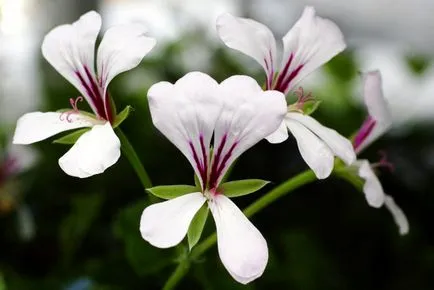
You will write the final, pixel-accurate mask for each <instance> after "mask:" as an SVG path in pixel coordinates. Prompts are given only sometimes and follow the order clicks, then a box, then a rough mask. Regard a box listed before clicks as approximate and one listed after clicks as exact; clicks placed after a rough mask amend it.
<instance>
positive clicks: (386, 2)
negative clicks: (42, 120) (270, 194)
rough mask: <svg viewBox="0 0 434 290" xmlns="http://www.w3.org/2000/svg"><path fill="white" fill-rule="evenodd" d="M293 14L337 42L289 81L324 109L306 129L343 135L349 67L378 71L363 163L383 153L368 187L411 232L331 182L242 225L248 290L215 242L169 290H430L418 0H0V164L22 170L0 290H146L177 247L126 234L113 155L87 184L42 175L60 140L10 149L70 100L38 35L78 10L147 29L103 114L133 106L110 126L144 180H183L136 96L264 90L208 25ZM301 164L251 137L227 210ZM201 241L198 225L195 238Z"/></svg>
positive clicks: (0, 211)
mask: <svg viewBox="0 0 434 290" xmlns="http://www.w3.org/2000/svg"><path fill="white" fill-rule="evenodd" d="M307 4H310V5H314V6H315V7H316V9H317V13H318V14H319V15H321V16H324V17H328V18H331V19H332V20H333V21H335V22H336V23H337V24H338V25H339V26H340V27H341V29H342V31H343V32H344V34H345V36H346V39H347V42H348V46H349V48H348V49H347V50H346V52H345V53H342V54H340V55H339V56H337V57H336V58H334V59H333V60H332V61H331V62H329V63H328V64H327V65H326V66H325V67H323V68H322V69H321V70H319V71H318V72H316V73H314V74H313V75H311V76H310V77H309V78H308V79H307V80H305V81H304V82H303V83H302V84H301V85H303V87H304V88H305V90H309V91H312V92H313V94H314V96H316V97H317V98H320V99H322V100H323V103H322V104H321V107H320V109H319V110H318V111H316V113H315V117H316V118H317V119H318V120H320V121H321V122H322V123H323V124H325V125H328V126H330V127H333V128H335V129H337V130H338V131H339V132H341V133H342V134H343V135H347V136H350V135H351V134H352V133H353V132H354V131H355V130H356V129H357V128H358V127H359V126H360V124H361V123H362V121H363V120H364V116H365V109H364V107H363V104H362V103H361V94H360V92H361V90H360V88H361V82H360V72H364V71H367V70H371V69H379V70H380V71H381V72H382V74H383V80H384V93H385V95H386V97H387V99H388V101H389V103H390V106H391V109H392V114H393V117H394V127H393V129H392V130H391V131H390V132H389V133H388V134H387V135H386V136H384V137H383V138H381V140H379V141H377V142H376V143H375V144H374V145H373V146H371V147H370V148H369V149H368V150H367V151H366V152H364V153H363V157H364V158H369V159H370V160H371V161H373V162H375V161H376V160H378V159H379V156H378V151H379V150H385V151H386V152H387V153H388V158H389V160H390V161H391V162H392V163H393V164H394V166H395V170H394V171H393V172H390V171H387V170H382V171H381V176H380V177H381V181H382V184H383V186H384V189H385V191H386V192H387V193H388V194H389V195H392V196H393V197H394V198H395V201H396V202H397V203H398V204H399V205H400V206H401V207H402V209H403V210H404V212H405V213H406V215H407V217H408V219H409V222H410V233H409V234H408V235H407V236H404V237H401V236H400V235H399V233H398V230H397V228H396V225H395V224H394V222H393V220H392V218H391V216H390V214H389V213H388V212H387V211H386V210H385V209H384V208H383V209H373V208H370V207H369V206H368V205H367V203H366V201H365V199H364V197H363V195H362V194H361V193H360V192H358V191H357V190H355V189H354V188H353V187H352V186H351V185H349V184H347V183H346V182H345V181H342V180H339V179H337V178H334V177H331V178H329V179H327V180H323V181H317V182H314V183H312V184H310V185H307V186H304V187H302V188H300V189H299V190H296V191H295V192H293V193H291V194H290V195H288V196H285V197H284V198H282V199H281V200H279V202H277V203H274V204H272V205H271V206H270V207H269V208H267V209H265V210H263V211H262V212H260V213H259V214H257V215H256V216H255V217H253V219H252V220H253V222H254V224H255V225H256V226H257V227H258V228H259V229H260V230H261V232H262V233H263V235H264V236H265V237H266V239H267V241H268V244H269V248H270V260H269V265H268V267H267V269H266V272H265V273H264V275H263V276H262V277H261V278H260V279H258V280H257V281H255V282H253V283H251V284H249V285H248V286H241V285H239V284H237V283H236V282H234V281H233V280H232V278H231V277H230V276H229V275H228V273H226V271H225V269H224V268H223V266H222V264H221V262H220V261H219V258H218V255H217V250H216V248H215V247H214V248H212V249H211V250H209V251H208V252H207V253H206V255H205V256H204V257H203V258H202V259H201V260H199V261H197V263H195V264H194V265H193V267H192V268H191V269H190V272H189V274H188V275H187V277H186V278H185V279H184V280H183V281H182V283H181V284H180V285H179V288H180V289H242V288H243V289H294V290H295V289H302V290H317V289H321V290H326V289H353V290H356V289H360V290H365V289H394V290H397V289H406V290H407V289H421V290H424V289H434V230H433V226H432V221H433V220H434V214H433V212H434V193H433V190H432V188H433V186H434V179H433V178H434V130H433V128H434V124H433V122H434V65H433V62H432V58H433V54H434V50H433V47H434V34H433V28H434V18H433V17H432V12H433V11H434V2H433V1H430V0H413V1H411V0H394V1H392V0H357V1H346V0H311V1H307V0H293V1H285V0H251V1H248V0H244V1H241V0H240V1H235V0H232V1H231V0H224V1H212V0H183V1H182V0H143V1H139V0H100V1H96V0H86V1H71V0H0V88H1V91H0V132H1V136H2V138H1V144H2V145H1V147H0V148H1V154H2V155H0V157H2V158H3V159H4V156H6V154H9V155H11V154H12V153H10V152H14V153H13V154H15V156H18V157H19V159H20V160H21V163H20V166H22V170H21V173H19V174H16V175H15V176H14V177H13V178H10V179H8V180H0V289H1V290H4V289H8V290H9V289H12V290H24V289H65V290H85V289H110V290H111V289H158V288H159V287H161V286H162V285H163V283H164V281H165V280H166V279H167V277H168V276H169V275H170V273H171V271H173V269H174V267H175V266H176V258H177V257H178V256H179V255H180V254H182V251H183V247H178V248H175V249H170V250H159V249H156V248H153V247H151V246H150V245H149V244H147V243H146V242H145V241H143V240H142V239H141V237H140V234H139V230H138V223H139V216H140V213H141V211H142V210H143V208H144V207H145V205H146V203H147V195H146V193H145V191H144V189H143V188H141V186H140V182H139V180H138V178H137V177H136V175H135V173H134V171H133V170H132V169H131V167H130V165H129V164H128V162H127V160H126V159H125V158H123V157H122V158H121V159H120V162H118V163H117V164H116V165H115V166H113V167H111V168H110V169H108V170H107V171H106V172H105V173H104V174H102V175H99V176H94V177H92V178H88V179H84V180H80V179H75V178H72V177H69V176H67V175H65V174H64V173H63V172H62V171H61V170H60V168H59V167H58V165H57V160H58V158H59V157H60V156H61V155H62V154H63V153H64V152H66V150H67V149H68V148H67V147H66V146H64V145H57V144H52V143H51V142H50V141H44V142H40V143H38V144H37V145H35V146H32V147H19V148H15V147H14V148H11V147H10V146H9V143H10V141H11V139H10V138H11V136H12V134H13V130H14V126H15V122H16V120H17V119H18V117H19V116H20V115H22V114H23V113H25V112H29V111H34V110H42V111H49V110H57V109H59V108H64V107H68V106H69V101H68V100H69V98H70V97H76V96H77V95H78V92H77V91H76V90H75V89H74V88H73V87H72V86H71V85H70V84H69V83H68V82H67V81H66V80H65V79H63V78H62V77H61V76H60V75H59V74H58V73H57V72H56V71H55V70H54V69H53V68H52V67H50V66H49V65H48V63H47V62H46V61H45V60H44V59H43V58H42V55H41V53H40V44H41V42H42V39H43V36H44V35H45V33H47V32H48V31H49V30H50V29H51V28H53V27H54V26H57V25H60V24H64V23H70V22H73V21H74V20H76V19H77V18H78V17H79V16H80V15H81V14H83V13H84V12H87V11H89V10H91V9H94V10H97V11H99V12H100V13H101V14H102V16H103V26H104V28H103V29H105V28H107V27H109V26H111V25H114V24H117V23H122V22H131V21H140V22H143V23H145V24H146V25H147V26H148V27H149V34H150V35H152V36H154V37H156V38H157V40H158V45H157V46H156V47H155V48H154V50H153V51H152V52H151V53H150V54H149V55H148V56H146V57H145V59H144V61H143V62H142V64H141V66H140V67H138V68H137V69H135V70H133V71H130V72H128V73H125V74H122V75H120V76H119V77H117V78H116V79H115V80H114V81H113V82H112V84H111V85H110V91H111V94H112V96H113V97H114V99H115V101H116V105H117V107H118V108H123V107H125V106H126V105H132V106H133V107H134V108H135V110H134V112H133V114H131V116H130V117H129V118H128V119H127V120H126V121H125V122H124V123H123V124H122V129H123V130H124V132H125V133H126V134H127V135H128V137H129V138H130V141H131V142H132V143H133V145H134V147H135V148H136V150H137V151H138V154H139V156H140V159H141V160H142V162H143V163H144V165H145V167H146V169H147V171H148V172H149V174H150V176H151V178H152V181H153V183H154V184H155V185H165V184H167V185H169V184H183V183H184V184H191V183H192V182H193V172H192V170H191V168H190V165H189V164H188V162H187V160H186V159H185V158H184V157H183V156H182V155H181V153H180V152H179V151H178V150H177V149H176V148H175V147H174V146H173V145H172V144H171V143H169V142H168V141H167V140H166V139H165V138H164V136H162V135H161V134H160V133H159V132H157V130H156V129H155V128H154V127H153V126H152V124H151V120H150V116H149V112H148V108H147V101H146V91H147V89H148V88H149V86H150V85H152V84H153V83H155V82H157V81H161V80H168V81H172V82H173V81H176V80H177V79H178V78H180V77H181V76H183V75H184V74H185V73H187V72H189V71H192V70H200V71H204V72H206V73H208V74H210V75H211V76H213V77H214V78H216V79H217V80H219V81H221V80H223V79H225V78H227V77H229V76H231V75H234V74H247V75H251V76H254V77H255V78H256V79H257V80H258V81H259V82H263V79H264V76H263V74H262V71H261V68H260V67H259V65H257V64H256V63H255V62H254V61H253V60H251V59H249V58H247V57H244V56H242V55H241V54H239V53H237V52H235V51H232V50H230V49H228V48H226V47H224V45H223V44H222V43H221V42H220V41H219V39H218V37H217V35H216V32H215V27H214V25H215V18H216V17H217V16H218V15H219V14H220V13H222V12H226V11H228V12H232V13H234V14H236V15H239V16H246V17H251V18H254V19H256V20H258V21H261V22H263V23H265V24H266V25H268V26H269V27H270V28H271V29H272V31H273V32H274V33H275V35H276V38H277V39H280V38H281V37H282V36H283V35H284V34H285V33H286V32H287V31H288V30H289V28H290V27H291V26H292V24H293V23H294V22H295V21H296V19H297V18H298V17H299V15H301V11H302V9H303V7H304V6H305V5H307ZM80 105H81V104H80ZM8 152H9V153H8ZM0 159H1V158H0ZM304 169H306V165H305V164H304V162H303V161H302V160H301V158H300V155H299V153H298V150H297V148H296V146H295V142H294V140H293V139H292V138H290V139H289V140H287V141H286V142H284V143H282V144H279V145H270V144H268V143H267V142H265V141H262V142H260V143H259V144H258V145H257V146H255V147H254V148H253V149H251V150H249V151H248V152H247V153H246V154H244V155H243V156H242V157H241V158H240V160H239V162H238V163H237V164H236V166H235V168H234V170H233V172H232V175H231V177H230V179H233V180H236V179H242V178H262V179H266V180H271V181H272V184H271V185H269V186H267V188H265V189H264V190H262V191H261V192H258V193H256V194H252V195H250V196H248V197H245V198H240V199H237V200H236V203H237V204H238V205H239V206H240V207H242V208H243V207H245V206H247V205H248V204H250V203H251V202H252V201H254V200H255V199H256V198H257V197H259V196H260V195H261V194H264V193H265V192H266V191H267V190H270V189H271V188H272V187H273V186H276V185H278V184H279V183H280V182H282V181H284V180H286V179H288V178H290V177H291V176H293V175H295V174H297V173H298V172H301V171H302V170H304ZM0 179H1V178H0ZM212 231H214V225H213V222H212V219H208V222H207V226H206V229H205V233H204V236H206V234H209V233H211V232H212Z"/></svg>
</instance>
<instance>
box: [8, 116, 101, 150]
mask: <svg viewBox="0 0 434 290" xmlns="http://www.w3.org/2000/svg"><path fill="white" fill-rule="evenodd" d="M95 121H96V120H95ZM95 121H93V120H92V119H91V118H89V117H87V116H84V115H80V114H70V115H67V113H56V112H48V113H42V112H33V113H28V114H25V115H23V116H22V117H21V118H19V119H18V121H17V127H16V129H15V134H14V138H13V143H14V144H31V143H35V142H38V141H41V140H44V139H47V138H49V137H51V136H53V135H56V134H58V133H60V132H63V131H67V130H72V129H77V128H82V127H92V126H93V125H94V122H95Z"/></svg>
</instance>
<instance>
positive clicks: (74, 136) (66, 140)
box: [53, 128, 90, 145]
mask: <svg viewBox="0 0 434 290" xmlns="http://www.w3.org/2000/svg"><path fill="white" fill-rule="evenodd" d="M89 130H90V128H84V129H80V130H77V131H74V132H72V133H69V134H68V135H65V136H63V137H60V138H58V139H56V140H54V141H53V143H56V144H65V145H70V144H75V142H77V140H78V138H80V137H81V135H83V134H84V133H86V132H87V131H89Z"/></svg>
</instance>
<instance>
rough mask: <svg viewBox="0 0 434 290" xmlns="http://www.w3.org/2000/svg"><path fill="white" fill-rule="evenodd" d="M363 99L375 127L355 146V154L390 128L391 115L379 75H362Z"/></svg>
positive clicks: (373, 73) (377, 73)
mask: <svg viewBox="0 0 434 290" xmlns="http://www.w3.org/2000/svg"><path fill="white" fill-rule="evenodd" d="M363 98H364V100H365V104H366V107H367V109H368V113H369V117H371V118H372V119H373V120H375V125H374V128H373V129H372V131H371V132H370V133H369V135H368V136H367V137H366V138H365V139H364V140H363V141H362V142H361V143H360V144H359V145H358V146H357V153H359V152H361V151H362V150H363V149H365V148H366V147H367V146H368V145H369V144H371V143H372V142H374V141H375V140H376V139H378V138H379V137H380V136H381V135H383V134H384V133H385V132H386V131H387V130H388V129H389V128H390V127H391V126H392V115H391V112H390V110H389V107H388V104H387V101H386V99H385V98H384V95H383V91H382V88H381V74H380V72H379V71H371V72H368V73H365V74H364V75H363Z"/></svg>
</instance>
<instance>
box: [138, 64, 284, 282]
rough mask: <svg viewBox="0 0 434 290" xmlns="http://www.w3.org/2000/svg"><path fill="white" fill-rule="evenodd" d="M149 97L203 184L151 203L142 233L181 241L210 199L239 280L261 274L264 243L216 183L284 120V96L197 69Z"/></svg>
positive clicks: (163, 242) (155, 241) (158, 242)
mask: <svg viewBox="0 0 434 290" xmlns="http://www.w3.org/2000/svg"><path fill="white" fill-rule="evenodd" d="M148 99H149V107H150V110H151V115H152V120H153V123H154V125H155V126H156V127H157V128H158V129H159V130H160V131H161V132H162V133H163V134H164V135H165V136H166V137H167V138H168V139H169V140H170V141H171V142H172V143H173V144H174V145H175V146H176V147H178V149H179V150H181V152H182V153H183V154H184V155H185V156H186V157H187V159H188V160H189V162H190V163H191V165H192V166H193V168H194V171H195V173H196V175H197V176H198V178H199V181H200V184H201V191H200V192H195V193H189V194H185V195H182V196H180V197H177V198H174V199H171V200H169V201H165V202H161V203H157V204H154V205H151V206H149V207H147V208H146V209H145V210H144V211H143V214H142V217H141V221H140V231H141V234H142V237H143V238H144V239H145V240H146V241H148V242H149V243H151V244H152V245H154V246H156V247H160V248H167V247H172V246H175V245H177V244H178V243H180V242H181V241H182V239H183V238H184V237H185V235H186V234H187V231H188V228H189V225H190V223H191V221H192V219H193V217H194V215H195V214H196V213H197V211H198V210H199V209H200V208H201V207H202V205H203V204H204V203H207V204H208V206H209V208H210V210H211V213H212V215H213V217H214V221H215V223H216V227H217V244H218V252H219V255H220V259H221V260H222V262H223V265H224V266H225V267H226V269H227V270H228V272H229V273H230V274H231V275H232V277H233V278H234V279H235V280H236V281H238V282H240V283H243V284H246V283H249V282H250V281H252V280H254V279H256V278H258V277H259V276H261V275H262V273H263V271H264V269H265V267H266V264H267V261H268V248H267V243H266V241H265V239H264V238H263V236H262V235H261V233H260V232H259V231H258V230H257V229H256V228H255V227H254V226H253V224H252V223H251V222H250V221H249V220H248V219H247V218H246V216H245V215H244V214H243V213H242V212H241V210H240V209H239V208H238V207H237V206H236V205H235V204H234V203H233V202H232V201H231V200H230V199H229V198H228V197H226V196H225V195H224V193H223V192H221V191H220V189H219V185H220V182H221V180H222V178H223V176H224V174H225V173H226V171H227V169H228V168H229V166H230V165H231V164H232V162H233V161H234V160H235V159H236V158H237V157H239V156H240V155H241V154H242V153H243V152H244V151H246V150H247V149H249V148H250V147H252V146H253V145H255V144H256V143H257V142H259V141H260V140H261V139H263V138H264V137H265V136H267V135H268V134H270V133H271V132H273V131H274V130H275V129H276V128H277V127H278V126H279V124H280V123H281V122H282V119H283V118H284V116H285V113H286V110H285V97H284V95H283V94H282V93H281V92H278V91H266V92H264V91H262V89H261V88H260V87H259V85H258V84H257V83H256V81H255V80H253V79H252V78H250V77H247V76H233V77H230V78H228V79H226V80H225V81H223V82H222V83H221V84H218V83H217V82H216V81H214V80H213V79H212V78H211V77H209V76H208V75H206V74H203V73H199V72H193V73H189V74H187V75H185V76H184V77H183V78H181V79H180V80H178V81H177V82H176V83H175V84H171V83H168V82H160V83H157V84H155V85H153V86H152V87H151V88H150V90H149V92H148ZM212 139H213V146H212V148H213V149H212V150H211V140H212Z"/></svg>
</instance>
